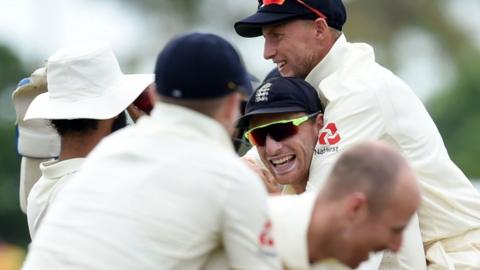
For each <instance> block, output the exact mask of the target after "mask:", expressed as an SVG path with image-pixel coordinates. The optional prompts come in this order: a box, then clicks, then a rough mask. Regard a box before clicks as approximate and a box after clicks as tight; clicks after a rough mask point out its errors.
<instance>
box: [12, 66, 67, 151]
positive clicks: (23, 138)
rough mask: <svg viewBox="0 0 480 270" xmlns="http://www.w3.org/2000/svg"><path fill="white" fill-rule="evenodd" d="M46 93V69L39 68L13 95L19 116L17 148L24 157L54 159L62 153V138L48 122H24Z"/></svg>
mask: <svg viewBox="0 0 480 270" xmlns="http://www.w3.org/2000/svg"><path fill="white" fill-rule="evenodd" d="M45 92H47V75H46V72H45V68H39V69H37V70H35V71H34V72H33V73H32V75H31V76H30V77H29V78H25V79H23V80H21V81H20V83H19V84H18V86H17V88H16V89H15V91H13V93H12V101H13V105H14V107H15V112H16V114H17V121H16V124H17V128H18V141H17V147H18V152H19V154H20V155H22V156H25V157H31V158H52V157H57V156H58V154H59V153H60V138H59V136H58V134H57V132H56V131H55V130H54V129H53V128H52V127H51V126H50V123H49V121H48V120H45V119H31V120H27V121H24V120H23V118H24V117H25V113H26V112H27V109H28V107H29V106H30V103H32V101H33V100H34V99H35V98H36V97H37V96H38V95H40V94H42V93H45Z"/></svg>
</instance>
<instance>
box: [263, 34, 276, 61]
mask: <svg viewBox="0 0 480 270" xmlns="http://www.w3.org/2000/svg"><path fill="white" fill-rule="evenodd" d="M276 53H277V50H276V48H275V45H274V44H273V42H271V41H270V40H269V39H268V38H265V44H264V47H263V58H265V59H266V60H269V59H272V58H273V57H274V56H275V54H276Z"/></svg>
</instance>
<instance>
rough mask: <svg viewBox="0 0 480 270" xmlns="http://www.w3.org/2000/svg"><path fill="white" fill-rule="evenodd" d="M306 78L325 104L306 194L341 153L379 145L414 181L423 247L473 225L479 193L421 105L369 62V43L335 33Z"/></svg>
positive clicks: (479, 218)
mask: <svg viewBox="0 0 480 270" xmlns="http://www.w3.org/2000/svg"><path fill="white" fill-rule="evenodd" d="M306 81H308V82H309V83H310V84H312V85H313V86H314V87H315V88H316V89H317V91H318V92H319V95H320V99H321V101H322V103H323V105H324V106H325V114H324V123H325V124H324V128H323V129H322V130H321V131H320V135H319V141H318V144H317V147H316V150H315V155H314V157H313V160H312V166H311V167H310V177H309V179H310V181H309V182H308V184H307V190H317V189H318V188H319V187H321V186H322V185H323V182H324V181H325V179H327V176H328V174H329V173H330V171H331V169H332V167H333V164H334V163H335V161H336V159H337V158H338V157H339V155H340V153H341V152H342V151H343V150H345V149H347V148H348V147H350V146H351V145H353V144H355V143H358V142H361V141H365V140H381V141H384V142H387V143H389V144H390V145H393V146H394V147H396V148H398V149H399V150H400V151H401V152H402V153H403V154H404V156H405V157H406V158H407V159H408V160H409V162H410V164H411V166H412V167H413V168H414V170H415V172H416V174H417V177H418V179H419V181H420V184H421V187H422V192H423V196H422V205H421V208H420V210H419V220H420V229H421V233H422V239H423V242H424V243H429V242H432V241H436V240H439V239H442V238H447V237H452V236H455V235H459V234H461V233H463V232H465V231H467V230H470V229H474V228H480V194H479V193H478V191H477V190H475V188H474V187H473V186H472V184H471V183H470V182H469V180H468V179H467V177H465V175H464V174H463V173H462V171H461V170H460V169H459V168H458V167H457V166H456V165H455V164H454V163H453V162H452V160H451V159H450V157H449V156H448V153H447V150H446V148H445V145H444V143H443V141H442V138H441V136H440V133H439V132H438V130H437V127H436V126H435V123H434V122H433V120H432V119H431V117H430V115H429V114H428V112H427V110H426V109H425V107H424V106H423V104H422V102H421V101H420V100H419V99H418V98H417V96H415V94H414V93H413V92H412V90H411V89H410V88H409V87H408V86H407V85H406V84H405V83H403V82H402V81H401V80H400V79H399V78H397V77H396V76H395V75H394V74H392V73H391V72H390V71H388V70H387V69H385V68H383V67H382V66H380V65H379V64H377V63H376V62H375V56H374V53H373V49H372V48H371V47H370V46H369V45H367V44H360V43H348V42H347V41H346V39H345V37H344V36H343V35H342V36H341V37H340V38H339V39H338V40H337V42H336V43H335V45H334V46H333V48H332V49H331V50H330V52H329V53H328V55H327V56H326V57H325V58H324V59H323V60H322V61H321V62H320V63H319V64H318V65H317V66H316V67H315V68H314V69H313V70H312V71H311V72H310V74H309V75H308V76H307V78H306ZM465 147H468V146H465ZM365 158H368V153H365Z"/></svg>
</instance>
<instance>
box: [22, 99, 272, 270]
mask: <svg viewBox="0 0 480 270" xmlns="http://www.w3.org/2000/svg"><path fill="white" fill-rule="evenodd" d="M73 179H74V180H73V181H71V183H70V184H69V185H68V186H66V187H65V189H64V190H63V191H62V193H60V194H59V196H58V198H57V202H56V203H55V204H54V205H53V207H52V208H51V209H50V211H49V213H48V214H47V216H46V218H45V220H44V223H43V224H42V227H40V230H39V231H38V233H37V237H36V238H35V240H34V241H33V243H32V244H31V246H30V252H29V254H28V256H27V259H26V263H25V266H24V269H25V270H27V269H49V270H55V269H116V270H121V269H129V270H131V269H182V270H183V269H201V268H202V266H203V265H204V264H205V263H206V261H207V260H208V258H209V256H210V255H211V253H212V252H213V251H215V250H218V249H224V250H225V253H226V254H227V258H228V262H229V267H230V268H231V269H252V270H257V269H279V267H280V263H279V260H278V258H277V256H276V254H275V251H274V246H273V239H272V237H271V230H270V225H269V224H270V219H269V216H268V210H267V192H266V190H265V187H264V186H263V183H262V182H261V180H260V179H259V178H258V177H257V176H256V175H255V174H254V173H253V172H252V171H251V170H250V169H249V168H248V167H247V166H246V165H245V164H243V162H242V161H241V160H240V159H239V158H238V156H237V155H236V153H235V152H234V150H233V146H232V144H231V141H230V137H229V136H228V134H227V133H226V131H225V130H224V128H223V127H222V126H220V124H219V123H218V122H216V121H214V120H213V119H211V118H209V117H206V116H204V115H202V114H199V113H197V112H194V111H191V110H188V109H186V108H182V107H179V106H174V105H168V104H164V103H158V104H157V105H156V107H155V109H154V110H153V111H152V116H151V117H142V118H141V119H140V120H139V122H138V123H137V124H136V125H135V126H133V127H127V128H125V129H123V130H120V131H118V132H116V133H114V134H112V135H111V136H109V137H107V138H105V139H104V140H102V142H101V143H100V144H99V145H98V146H97V148H95V149H94V150H93V151H92V153H91V154H90V155H89V156H88V158H87V160H86V161H85V163H84V165H83V166H82V170H81V171H79V172H78V173H77V174H76V175H75V177H74V178H73Z"/></svg>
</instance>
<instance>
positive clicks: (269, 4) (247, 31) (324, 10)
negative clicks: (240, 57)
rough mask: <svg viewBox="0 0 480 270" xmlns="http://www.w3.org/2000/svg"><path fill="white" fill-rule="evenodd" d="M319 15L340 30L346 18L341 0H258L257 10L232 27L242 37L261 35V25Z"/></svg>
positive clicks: (317, 16) (312, 18) (314, 17)
mask: <svg viewBox="0 0 480 270" xmlns="http://www.w3.org/2000/svg"><path fill="white" fill-rule="evenodd" d="M319 17H321V18H324V19H325V21H326V22H327V24H328V25H329V26H330V27H333V28H335V29H337V30H339V31H341V30H342V27H343V24H344V23H345V21H346V20H347V13H346V11H345V6H344V5H343V2H342V0H260V1H259V7H258V10H257V12H256V13H255V14H253V15H251V16H249V17H247V18H244V19H243V20H241V21H238V22H236V23H235V25H234V27H235V31H236V32H237V34H239V35H240V36H242V37H257V36H261V35H262V27H263V26H267V25H274V24H280V23H283V22H287V21H289V20H294V19H311V20H314V19H316V18H319Z"/></svg>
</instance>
